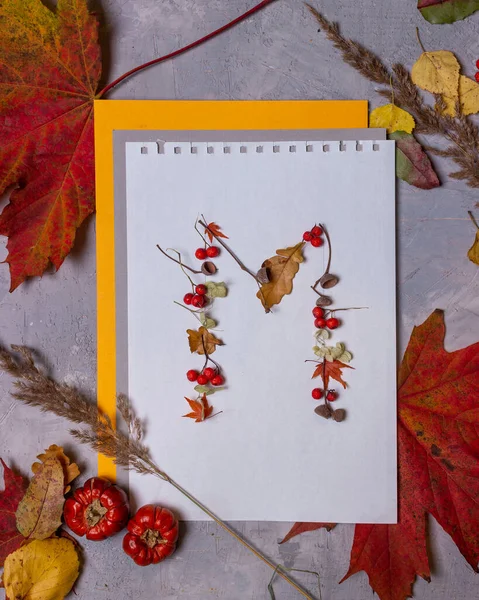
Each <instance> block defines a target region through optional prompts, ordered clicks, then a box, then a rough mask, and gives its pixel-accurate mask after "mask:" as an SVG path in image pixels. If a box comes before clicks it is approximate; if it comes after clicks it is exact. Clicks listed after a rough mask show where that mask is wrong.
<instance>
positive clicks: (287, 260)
mask: <svg viewBox="0 0 479 600" xmlns="http://www.w3.org/2000/svg"><path fill="white" fill-rule="evenodd" d="M303 246H304V242H300V243H299V244H296V246H291V247H290V248H281V249H279V250H276V256H273V257H272V258H268V259H266V260H265V261H264V263H263V264H262V265H261V268H265V269H267V272H268V275H269V281H268V282H267V283H264V284H263V285H262V286H261V288H260V289H259V290H258V293H257V294H256V296H257V297H258V298H259V299H260V300H261V303H262V305H263V306H264V308H265V309H266V310H269V309H270V308H271V307H272V306H274V305H275V304H279V303H280V302H281V300H282V299H283V298H284V296H286V295H288V294H291V292H292V290H293V279H294V277H295V275H296V273H297V272H298V271H299V265H300V264H301V263H302V262H303V261H304V257H303Z"/></svg>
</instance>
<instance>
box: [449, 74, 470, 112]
mask: <svg viewBox="0 0 479 600" xmlns="http://www.w3.org/2000/svg"><path fill="white" fill-rule="evenodd" d="M443 100H444V102H445V104H446V108H445V110H444V114H446V115H449V116H450V117H454V115H455V114H456V105H457V96H456V98H448V97H447V96H443ZM459 102H460V107H461V112H462V114H463V115H473V114H475V113H477V112H479V84H477V83H476V82H475V81H474V80H473V79H470V78H469V77H466V76H465V75H461V76H460V78H459Z"/></svg>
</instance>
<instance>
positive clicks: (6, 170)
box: [0, 0, 101, 291]
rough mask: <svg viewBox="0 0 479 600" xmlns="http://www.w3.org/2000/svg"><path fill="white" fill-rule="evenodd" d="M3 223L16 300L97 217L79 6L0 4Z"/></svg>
mask: <svg viewBox="0 0 479 600" xmlns="http://www.w3.org/2000/svg"><path fill="white" fill-rule="evenodd" d="M0 22H1V23H2V26H1V28H0V63H1V65H2V67H1V69H0V139H1V140H2V144H1V146H0V195H1V194H3V193H4V192H5V191H6V190H7V188H9V187H10V186H15V189H14V190H13V192H12V194H11V196H10V203H9V204H8V205H7V206H6V208H5V209H4V211H3V212H2V214H1V215H0V234H1V235H6V236H8V238H9V239H8V244H7V248H8V257H7V259H6V261H7V262H8V263H9V266H10V276H11V288H10V291H13V290H14V289H15V288H16V287H17V286H18V285H20V283H22V282H23V281H24V280H25V279H26V278H27V277H28V276H32V275H42V274H43V272H44V271H45V269H46V268H47V266H48V264H49V262H50V261H51V262H52V263H53V265H54V266H55V267H56V268H57V269H58V268H59V267H60V265H61V264H62V262H63V260H64V259H65V257H66V255H67V254H68V252H69V251H70V250H71V248H72V246H73V242H74V240H75V234H76V230H77V228H78V227H79V226H80V225H81V223H82V222H83V221H84V220H85V218H86V217H87V216H88V215H89V214H90V213H92V212H93V210H94V186H95V177H94V140H93V100H94V98H95V95H96V93H97V87H98V82H99V79H100V75H101V55H100V47H99V45H98V20H97V18H96V17H95V16H93V15H91V14H89V13H88V9H87V2H86V0H63V1H62V2H59V3H58V6H57V9H56V11H55V12H52V11H51V10H50V9H48V8H47V7H46V6H45V5H44V4H43V2H42V1H41V0H3V1H2V2H0Z"/></svg>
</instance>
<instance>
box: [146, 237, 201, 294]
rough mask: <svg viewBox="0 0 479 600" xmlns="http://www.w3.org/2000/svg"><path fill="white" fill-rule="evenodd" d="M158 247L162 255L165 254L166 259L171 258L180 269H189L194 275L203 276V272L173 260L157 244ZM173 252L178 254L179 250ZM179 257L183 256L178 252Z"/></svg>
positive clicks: (171, 258)
mask: <svg viewBox="0 0 479 600" xmlns="http://www.w3.org/2000/svg"><path fill="white" fill-rule="evenodd" d="M156 247H157V248H158V250H159V251H160V252H161V253H162V254H164V255H165V256H166V258H169V259H170V260H172V261H173V262H175V263H177V264H178V265H180V267H182V268H185V269H188V271H191V272H192V273H195V274H196V275H201V274H202V273H201V271H197V270H196V269H193V268H191V267H189V266H188V265H185V264H184V263H182V262H181V260H176V258H173V257H172V256H170V255H169V254H168V253H167V252H165V251H164V250H163V249H162V248H160V246H159V245H158V244H156ZM173 252H177V250H173ZM178 255H179V256H181V255H180V253H179V252H178ZM190 281H191V279H190ZM192 285H193V282H192Z"/></svg>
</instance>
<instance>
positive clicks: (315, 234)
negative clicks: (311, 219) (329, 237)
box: [311, 225, 323, 237]
mask: <svg viewBox="0 0 479 600" xmlns="http://www.w3.org/2000/svg"><path fill="white" fill-rule="evenodd" d="M311 235H312V236H313V237H319V236H320V235H323V230H322V229H321V227H320V226H319V225H315V226H314V227H313V228H312V229H311Z"/></svg>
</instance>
